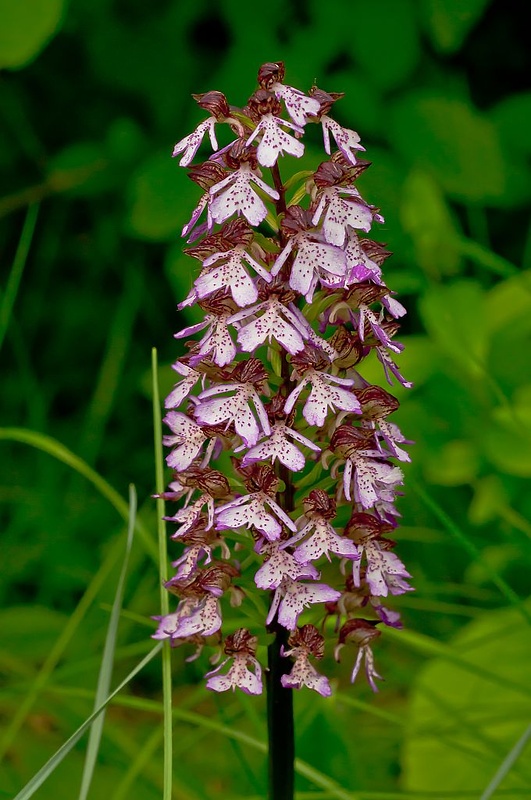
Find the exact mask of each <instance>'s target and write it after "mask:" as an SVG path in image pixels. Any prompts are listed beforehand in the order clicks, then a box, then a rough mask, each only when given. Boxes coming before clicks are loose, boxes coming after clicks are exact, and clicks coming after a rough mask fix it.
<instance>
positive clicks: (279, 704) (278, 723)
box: [266, 164, 295, 800]
mask: <svg viewBox="0 0 531 800" xmlns="http://www.w3.org/2000/svg"><path fill="white" fill-rule="evenodd" d="M271 174H272V176H273V181H274V184H275V188H276V190H277V191H278V193H279V200H278V201H277V217H279V216H280V215H281V214H284V213H285V212H286V202H285V187H284V185H283V183H282V178H281V177H280V171H279V169H278V165H277V164H275V166H274V167H273V168H272V170H271ZM279 240H280V246H281V247H282V246H283V244H284V242H283V236H282V231H280V233H279ZM289 380H290V370H289V364H288V362H287V360H286V356H285V355H283V356H282V382H283V385H284V386H286V385H287V384H288V382H289ZM278 477H279V478H280V479H281V480H282V481H283V483H284V491H283V492H282V493H280V494H279V495H278V497H277V501H278V503H279V505H280V506H281V508H282V509H283V510H284V511H286V513H289V512H290V511H293V497H294V487H293V480H292V474H291V471H290V470H289V469H287V467H284V466H283V465H279V468H278ZM268 632H269V633H274V635H275V638H274V639H273V641H272V642H271V644H270V645H269V646H268V648H267V658H268V672H267V675H266V690H267V732H268V745H269V770H268V777H269V780H268V782H269V800H293V797H294V790H295V724H294V719H293V689H285V688H284V687H283V686H282V683H281V682H280V679H281V678H282V676H283V675H286V674H287V673H288V672H290V671H291V667H292V662H291V659H289V658H284V656H283V655H282V647H285V648H286V647H287V644H288V636H289V633H288V631H287V630H286V629H285V628H283V627H282V626H281V625H279V624H278V622H277V617H276V616H275V618H274V619H273V621H272V622H271V624H270V625H269V626H268Z"/></svg>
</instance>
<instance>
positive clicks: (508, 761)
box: [480, 725, 531, 800]
mask: <svg viewBox="0 0 531 800" xmlns="http://www.w3.org/2000/svg"><path fill="white" fill-rule="evenodd" d="M530 738H531V725H528V726H527V728H526V729H525V731H524V732H523V734H522V735H521V736H520V738H519V739H518V741H517V742H516V744H515V745H514V746H513V747H512V748H511V749H510V751H509V752H508V753H507V755H506V756H505V758H504V759H503V761H502V763H501V764H500V766H499V768H498V769H497V770H496V774H495V775H494V777H493V778H492V780H491V781H490V783H489V785H488V786H487V788H486V789H485V791H484V792H483V794H482V795H481V797H480V800H490V798H491V797H492V795H493V794H494V792H495V791H496V789H497V788H498V786H499V785H500V783H501V782H502V781H503V779H504V778H505V776H506V775H507V774H508V773H509V772H510V770H511V768H512V767H513V765H514V764H515V762H516V760H517V759H518V758H519V757H520V756H521V754H522V752H523V750H524V748H525V746H526V745H527V743H528V741H529V739H530Z"/></svg>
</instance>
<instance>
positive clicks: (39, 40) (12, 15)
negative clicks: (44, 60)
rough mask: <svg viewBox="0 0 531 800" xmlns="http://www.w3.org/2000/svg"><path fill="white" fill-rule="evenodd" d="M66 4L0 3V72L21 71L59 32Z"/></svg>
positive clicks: (58, 0)
mask: <svg viewBox="0 0 531 800" xmlns="http://www.w3.org/2000/svg"><path fill="white" fill-rule="evenodd" d="M65 5H66V3H65V0H0V69H2V68H4V67H15V68H16V67H23V66H24V65H25V64H28V63H29V62H30V61H32V59H34V58H35V56H37V55H38V54H39V53H40V51H41V50H42V49H43V48H44V47H45V46H46V44H47V43H48V41H49V40H50V39H51V38H52V36H54V34H56V33H57V31H58V30H59V27H60V24H61V21H62V17H63V12H64V8H65Z"/></svg>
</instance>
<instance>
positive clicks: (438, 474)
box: [425, 439, 479, 486]
mask: <svg viewBox="0 0 531 800" xmlns="http://www.w3.org/2000/svg"><path fill="white" fill-rule="evenodd" d="M478 469H479V457H478V454H477V452H476V448H475V447H474V445H473V444H472V443H471V442H468V441H465V440H462V439H461V440H457V439H456V440H454V441H451V442H446V443H445V445H444V446H443V447H442V448H441V449H440V450H437V451H433V450H430V451H428V453H427V455H426V459H425V474H426V478H427V479H428V481H429V482H430V483H437V484H439V485H440V486H461V485H463V484H465V483H471V482H472V481H473V480H474V478H475V477H476V474H477V472H478Z"/></svg>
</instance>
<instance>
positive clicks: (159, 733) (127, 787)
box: [110, 728, 164, 800]
mask: <svg viewBox="0 0 531 800" xmlns="http://www.w3.org/2000/svg"><path fill="white" fill-rule="evenodd" d="M163 736H164V729H163V728H155V730H154V731H153V733H152V734H151V736H150V737H149V738H148V739H147V740H146V742H145V744H144V746H143V747H142V749H141V750H140V752H139V753H138V754H137V756H136V758H135V759H134V761H132V762H131V766H130V767H129V769H128V770H127V772H126V774H125V775H124V777H123V778H122V780H121V781H120V783H119V784H118V786H117V787H116V789H115V791H114V792H113V793H112V795H111V797H110V800H126V798H129V797H131V796H133V792H132V791H131V790H132V789H133V784H134V782H135V781H136V779H137V778H138V777H139V776H140V775H141V773H142V770H143V769H144V768H145V767H147V766H148V765H149V764H150V762H151V760H152V759H153V756H154V755H155V753H156V752H157V750H158V749H159V746H160V742H161V739H162V737H163Z"/></svg>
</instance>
